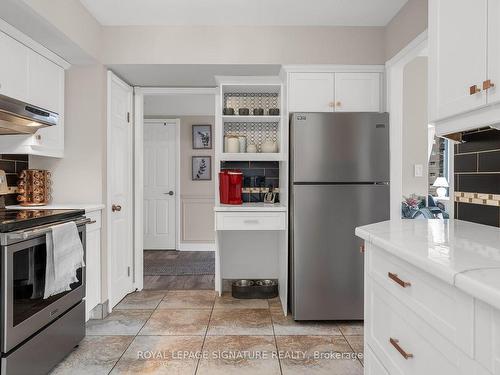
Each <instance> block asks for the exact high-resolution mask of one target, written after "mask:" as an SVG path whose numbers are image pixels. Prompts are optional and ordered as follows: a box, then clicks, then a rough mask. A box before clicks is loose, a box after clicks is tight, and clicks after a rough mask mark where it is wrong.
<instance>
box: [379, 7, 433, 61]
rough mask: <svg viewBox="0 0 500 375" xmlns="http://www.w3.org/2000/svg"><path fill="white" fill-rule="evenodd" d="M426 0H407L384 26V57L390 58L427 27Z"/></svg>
mask: <svg viewBox="0 0 500 375" xmlns="http://www.w3.org/2000/svg"><path fill="white" fill-rule="evenodd" d="M427 9H428V0H408V2H407V3H406V4H405V5H404V6H403V8H401V10H400V11H399V12H398V14H396V16H394V18H393V19H392V20H391V21H390V22H389V23H388V24H387V26H386V28H385V59H386V60H390V59H391V58H392V57H394V55H396V54H397V53H398V52H399V51H400V50H401V49H403V48H404V47H405V46H406V45H407V44H408V43H410V42H411V41H412V40H413V39H415V38H416V37H417V36H418V35H419V34H421V33H422V32H424V31H425V30H426V29H427V23H428V22H427V18H428V15H427Z"/></svg>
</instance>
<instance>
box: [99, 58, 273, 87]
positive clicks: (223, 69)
mask: <svg viewBox="0 0 500 375" xmlns="http://www.w3.org/2000/svg"><path fill="white" fill-rule="evenodd" d="M108 68H110V69H111V70H112V71H113V72H114V73H116V74H118V75H119V76H120V77H122V78H123V79H124V80H125V81H127V82H128V83H129V84H131V85H133V86H144V87H148V86H149V87H215V86H217V83H216V82H215V76H277V75H278V74H279V72H280V69H281V66H280V65H268V64H260V65H259V64H254V65H244V64H242V65H231V64H170V65H166V64H136V65H120V64H117V65H113V64H112V65H108Z"/></svg>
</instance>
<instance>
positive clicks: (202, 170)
mask: <svg viewBox="0 0 500 375" xmlns="http://www.w3.org/2000/svg"><path fill="white" fill-rule="evenodd" d="M191 165H192V172H191V173H192V176H191V179H192V180H193V181H210V180H211V179H212V157H211V156H193V157H192V161H191Z"/></svg>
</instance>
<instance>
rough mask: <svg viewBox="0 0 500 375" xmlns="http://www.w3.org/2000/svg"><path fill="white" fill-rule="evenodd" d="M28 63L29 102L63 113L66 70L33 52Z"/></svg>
mask: <svg viewBox="0 0 500 375" xmlns="http://www.w3.org/2000/svg"><path fill="white" fill-rule="evenodd" d="M28 61H29V64H28V102H29V103H30V104H33V105H36V106H38V107H41V108H44V109H48V110H50V111H54V112H57V113H61V110H62V108H61V107H60V105H61V98H60V96H61V89H63V90H64V86H63V85H64V69H63V68H61V67H60V66H58V65H56V64H54V63H53V62H52V61H50V60H48V59H46V58H45V57H43V56H41V55H39V54H38V53H36V52H34V51H32V50H29V58H28Z"/></svg>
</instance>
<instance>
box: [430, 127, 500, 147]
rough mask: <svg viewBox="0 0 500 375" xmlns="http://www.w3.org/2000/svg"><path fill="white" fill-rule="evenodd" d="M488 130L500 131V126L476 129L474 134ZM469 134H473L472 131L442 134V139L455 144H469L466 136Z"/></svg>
mask: <svg viewBox="0 0 500 375" xmlns="http://www.w3.org/2000/svg"><path fill="white" fill-rule="evenodd" d="M488 129H496V130H500V126H499V125H490V126H486V127H483V128H478V129H475V130H473V131H472V132H476V131H478V130H488ZM469 132H471V130H469V131H466V130H464V131H460V132H455V133H449V134H442V135H441V136H440V137H441V138H445V139H447V140H449V141H452V142H453V143H465V142H467V140H466V135H467V133H469Z"/></svg>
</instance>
